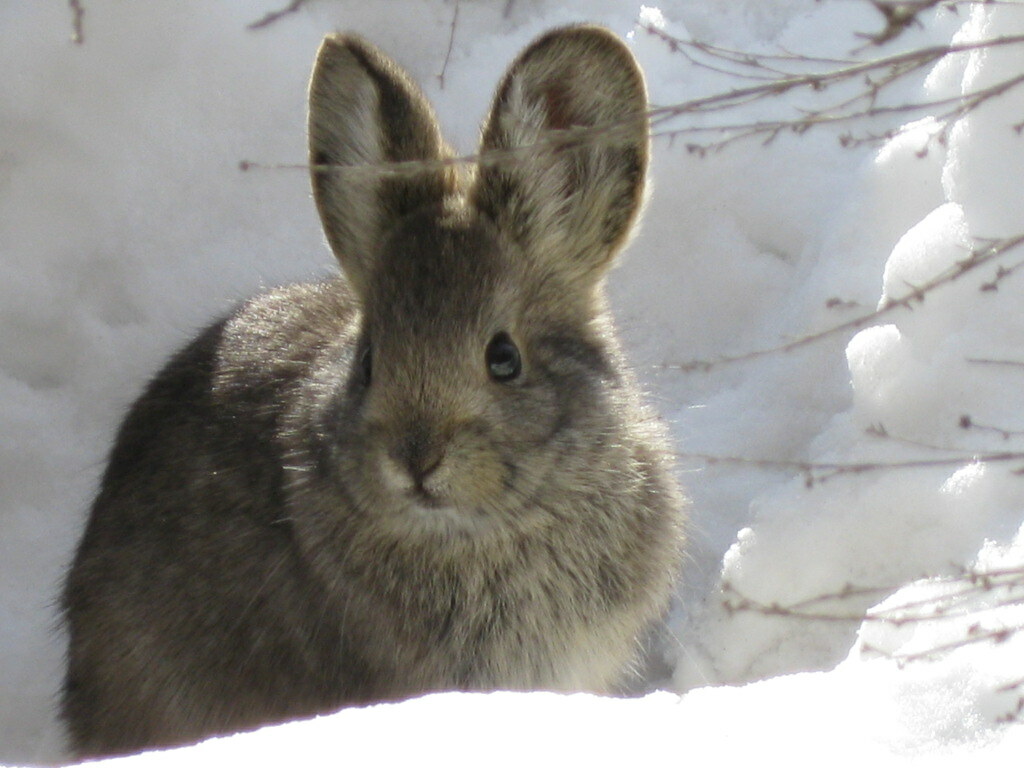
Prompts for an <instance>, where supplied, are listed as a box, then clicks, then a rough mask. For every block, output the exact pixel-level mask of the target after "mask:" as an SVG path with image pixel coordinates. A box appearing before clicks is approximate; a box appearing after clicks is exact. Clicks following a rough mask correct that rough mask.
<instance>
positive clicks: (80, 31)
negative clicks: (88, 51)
mask: <svg viewBox="0 0 1024 768" xmlns="http://www.w3.org/2000/svg"><path fill="white" fill-rule="evenodd" d="M68 5H69V6H70V7H71V42H73V43H75V44H76V45H81V44H82V43H84V42H85V26H84V22H85V7H84V6H83V5H82V0H68Z"/></svg>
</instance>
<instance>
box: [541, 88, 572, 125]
mask: <svg viewBox="0 0 1024 768" xmlns="http://www.w3.org/2000/svg"><path fill="white" fill-rule="evenodd" d="M544 101H545V103H546V107H547V113H548V114H547V118H548V119H547V127H548V128H550V129H552V130H556V131H561V130H565V129H567V128H571V127H572V126H573V125H579V124H580V123H578V122H576V120H575V119H574V115H573V114H572V109H571V108H570V107H571V101H570V98H569V89H568V88H567V87H566V86H565V85H563V84H562V83H552V84H551V85H549V86H548V87H547V88H545V89H544Z"/></svg>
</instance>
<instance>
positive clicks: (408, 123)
mask: <svg viewBox="0 0 1024 768" xmlns="http://www.w3.org/2000/svg"><path fill="white" fill-rule="evenodd" d="M449 154H450V153H449V150H448V148H447V147H446V146H445V144H444V141H443V140H442V138H441V134H440V130H439V128H438V125H437V120H436V118H435V117H434V113H433V110H432V109H431V108H430V105H429V104H428V103H427V101H426V99H425V98H424V97H423V94H422V93H421V92H420V90H419V88H418V87H417V86H416V85H415V84H414V83H413V82H412V80H410V78H409V76H408V75H406V74H405V72H403V71H402V70H401V68H400V67H399V66H398V65H397V64H395V62H393V61H392V60H391V59H390V58H388V57H387V56H385V55H384V54H383V53H381V52H380V51H378V50H377V49H376V48H374V47H373V46H372V45H370V44H369V43H367V42H366V41H364V40H361V39H360V38H358V37H354V36H351V35H330V36H328V37H327V38H325V39H324V41H323V43H322V44H321V46H320V50H319V52H318V53H317V57H316V64H315V65H314V67H313V75H312V79H311V80H310V85H309V158H310V164H311V166H312V179H313V197H314V199H315V200H316V206H317V210H318V211H319V213H320V219H321V221H322V222H323V227H324V231H325V233H326V234H327V240H328V242H329V243H330V246H331V249H332V250H333V251H334V253H335V256H337V258H338V260H339V261H340V262H341V265H342V267H343V268H344V270H345V273H346V274H347V275H348V277H349V279H350V280H351V281H352V283H353V285H354V287H355V288H356V290H360V288H361V287H362V286H363V285H365V281H366V276H367V273H368V270H369V269H370V268H371V267H372V264H371V262H372V259H373V257H374V253H375V252H376V250H377V247H378V246H379V243H380V240H381V237H382V235H383V234H384V233H385V232H386V231H387V230H388V229H389V228H390V227H391V226H393V224H394V223H395V221H396V220H397V219H399V218H401V217H402V216H405V215H406V214H409V213H411V212H413V211H415V210H417V209H419V208H421V207H423V206H426V205H431V204H436V203H440V202H441V201H442V200H443V198H444V197H445V195H446V194H448V193H450V192H451V191H453V189H454V184H455V175H454V171H453V170H452V169H451V168H443V167H441V166H440V165H436V166H434V167H427V168H426V169H423V168H420V169H416V168H409V167H408V166H405V167H402V166H397V167H396V166H392V167H389V166H388V165H387V164H389V163H401V162H404V161H417V160H426V161H431V160H439V159H441V158H444V157H447V156H448V155H449Z"/></svg>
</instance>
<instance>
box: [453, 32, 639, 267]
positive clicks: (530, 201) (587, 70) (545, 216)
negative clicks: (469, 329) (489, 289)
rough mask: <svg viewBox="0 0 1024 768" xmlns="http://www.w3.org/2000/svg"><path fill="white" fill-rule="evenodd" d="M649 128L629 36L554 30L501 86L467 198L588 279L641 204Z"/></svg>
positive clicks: (534, 251)
mask: <svg viewBox="0 0 1024 768" xmlns="http://www.w3.org/2000/svg"><path fill="white" fill-rule="evenodd" d="M648 134H649V120H648V117H647V92H646V89H645V87H644V80H643V74H642V73H641V71H640V68H639V66H638V65H637V63H636V60H635V59H634V58H633V55H632V53H630V51H629V49H628V48H627V47H626V46H625V44H624V43H623V42H622V41H621V40H619V38H618V37H616V36H615V35H613V34H612V33H611V32H609V31H607V30H604V29H601V28H599V27H588V26H578V27H566V28H563V29H558V30H554V31H552V32H549V33H548V34H546V35H544V36H542V37H540V38H539V39H538V40H536V41H535V42H534V43H533V44H532V45H530V46H529V47H528V48H527V49H526V50H525V51H523V53H522V54H520V56H519V58H518V59H516V61H515V62H513V63H512V65H511V66H510V67H509V70H508V72H507V73H506V75H505V77H504V79H503V80H502V82H501V84H500V85H499V86H498V90H497V93H496V95H495V97H494V104H493V107H492V109H491V114H490V116H489V118H488V120H487V122H486V124H485V126H484V131H483V137H482V140H481V161H480V169H479V173H478V176H477V182H476V185H475V186H474V188H473V190H472V192H471V199H472V201H473V203H474V204H475V205H476V206H477V208H478V209H479V210H480V211H481V212H483V213H484V214H485V215H487V216H489V217H490V218H491V219H493V220H494V221H495V222H496V223H497V225H498V228H499V229H500V230H502V231H503V232H505V233H506V234H507V235H508V236H510V237H512V238H513V239H514V240H517V241H518V242H519V243H520V244H521V245H522V246H523V247H524V249H525V250H526V251H527V253H528V254H529V257H530V258H532V259H535V260H537V261H538V262H541V263H543V264H544V265H545V267H549V268H554V269H557V270H559V271H561V272H565V271H566V270H568V271H569V274H570V276H571V277H572V278H575V279H580V280H583V281H584V282H585V283H587V284H592V283H593V282H594V281H596V279H597V278H599V277H600V276H601V275H602V274H603V273H604V271H605V269H607V267H608V266H609V265H610V263H611V260H612V257H613V256H614V255H615V252H616V251H617V250H618V249H619V248H620V247H621V246H622V244H623V243H624V241H625V240H626V238H627V236H628V234H629V231H630V229H631V227H632V225H633V223H634V221H635V219H636V217H637V214H638V212H639V210H640V207H641V204H642V198H643V191H644V180H645V175H646V170H647V161H648V155H649V137H648Z"/></svg>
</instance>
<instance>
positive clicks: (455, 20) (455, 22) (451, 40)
mask: <svg viewBox="0 0 1024 768" xmlns="http://www.w3.org/2000/svg"><path fill="white" fill-rule="evenodd" d="M460 5H461V2H460V0H455V10H454V11H453V12H452V24H451V29H450V30H449V33H448V50H447V51H445V54H444V64H442V65H441V72H440V74H438V76H437V79H438V81H439V82H440V84H441V90H444V77H445V74H447V72H448V61H449V60H450V59H451V57H452V47H453V46H454V45H455V27H456V26H457V25H458V23H459V7H460Z"/></svg>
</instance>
